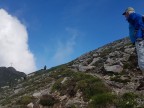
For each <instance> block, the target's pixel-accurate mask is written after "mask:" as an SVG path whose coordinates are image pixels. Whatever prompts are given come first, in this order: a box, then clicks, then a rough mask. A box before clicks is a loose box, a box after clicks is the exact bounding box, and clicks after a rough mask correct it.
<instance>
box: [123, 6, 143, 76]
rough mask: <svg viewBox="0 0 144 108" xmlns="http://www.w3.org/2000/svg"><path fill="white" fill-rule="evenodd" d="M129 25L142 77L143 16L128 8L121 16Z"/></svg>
mask: <svg viewBox="0 0 144 108" xmlns="http://www.w3.org/2000/svg"><path fill="white" fill-rule="evenodd" d="M122 15H124V16H125V17H126V20H127V21H128V23H129V36H130V40H131V42H132V43H133V45H135V46H136V51H137V55H138V65H139V67H140V69H141V71H142V72H143V75H144V22H143V16H142V15H140V14H137V13H135V10H134V8H132V7H128V8H127V9H126V10H125V11H124V13H123V14H122Z"/></svg>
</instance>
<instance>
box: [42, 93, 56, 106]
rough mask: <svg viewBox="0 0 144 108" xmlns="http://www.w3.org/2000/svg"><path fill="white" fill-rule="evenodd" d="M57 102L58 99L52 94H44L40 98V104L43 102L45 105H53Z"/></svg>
mask: <svg viewBox="0 0 144 108" xmlns="http://www.w3.org/2000/svg"><path fill="white" fill-rule="evenodd" d="M57 102H58V100H56V99H55V98H54V97H52V96H51V95H43V96H42V97H41V99H40V102H39V104H41V105H43V106H53V105H54V104H55V103H57Z"/></svg>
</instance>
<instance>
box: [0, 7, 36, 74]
mask: <svg viewBox="0 0 144 108" xmlns="http://www.w3.org/2000/svg"><path fill="white" fill-rule="evenodd" d="M11 65H12V66H13V67H14V68H15V69H16V70H18V71H22V72H25V73H30V72H33V71H35V70H36V65H35V60H34V55H33V54H32V53H31V52H30V50H29V48H28V34H27V30H26V27H25V26H24V25H23V24H22V23H21V22H20V21H19V20H18V19H17V18H16V17H14V16H12V15H10V14H8V12H7V11H5V10H4V9H0V66H6V67H9V66H11Z"/></svg>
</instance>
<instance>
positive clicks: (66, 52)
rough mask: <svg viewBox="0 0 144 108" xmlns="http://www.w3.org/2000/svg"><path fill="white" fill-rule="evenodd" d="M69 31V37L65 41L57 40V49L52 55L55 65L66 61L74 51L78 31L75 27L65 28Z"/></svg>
mask: <svg viewBox="0 0 144 108" xmlns="http://www.w3.org/2000/svg"><path fill="white" fill-rule="evenodd" d="M66 31H67V32H68V33H69V39H68V40H67V41H65V42H63V41H60V40H59V41H58V45H57V50H56V53H55V55H54V58H53V61H54V62H55V63H56V65H59V64H62V63H65V62H68V60H69V58H70V56H71V54H72V53H73V52H74V46H75V45H76V37H77V36H78V34H79V32H78V31H77V30H76V29H72V28H66Z"/></svg>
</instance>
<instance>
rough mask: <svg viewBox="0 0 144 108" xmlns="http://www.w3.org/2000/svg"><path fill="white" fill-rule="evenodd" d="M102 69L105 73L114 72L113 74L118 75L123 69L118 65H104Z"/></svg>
mask: <svg viewBox="0 0 144 108" xmlns="http://www.w3.org/2000/svg"><path fill="white" fill-rule="evenodd" d="M104 69H105V70H106V71H107V72H114V73H120V72H122V71H123V67H122V66H120V65H113V66H108V65H106V64H104Z"/></svg>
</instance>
